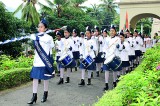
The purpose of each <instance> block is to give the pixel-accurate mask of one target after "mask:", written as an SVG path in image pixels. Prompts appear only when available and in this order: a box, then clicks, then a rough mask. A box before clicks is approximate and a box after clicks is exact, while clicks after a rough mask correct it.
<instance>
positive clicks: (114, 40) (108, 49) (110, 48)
mask: <svg viewBox="0 0 160 106" xmlns="http://www.w3.org/2000/svg"><path fill="white" fill-rule="evenodd" d="M116 34H117V33H116V28H115V27H114V25H113V26H111V28H110V37H111V38H110V40H109V43H108V45H106V46H104V47H103V48H104V49H103V51H104V53H103V55H102V56H104V58H105V61H106V60H107V59H108V58H110V56H111V55H113V54H115V55H117V53H115V52H116V49H117V48H116V45H117V44H118V42H119V41H120V39H119V37H116ZM103 70H104V71H105V87H104V90H108V88H109V87H108V80H109V71H111V70H110V67H108V66H107V64H106V63H105V62H104V65H103ZM120 70H121V67H118V68H117V69H115V70H113V86H114V87H116V80H117V72H116V71H120Z"/></svg>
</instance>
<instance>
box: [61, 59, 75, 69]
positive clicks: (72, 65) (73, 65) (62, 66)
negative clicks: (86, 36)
mask: <svg viewBox="0 0 160 106" xmlns="http://www.w3.org/2000/svg"><path fill="white" fill-rule="evenodd" d="M72 60H73V61H72V62H71V64H69V65H68V66H64V65H62V63H60V64H59V67H60V68H74V67H76V61H75V60H74V59H72Z"/></svg>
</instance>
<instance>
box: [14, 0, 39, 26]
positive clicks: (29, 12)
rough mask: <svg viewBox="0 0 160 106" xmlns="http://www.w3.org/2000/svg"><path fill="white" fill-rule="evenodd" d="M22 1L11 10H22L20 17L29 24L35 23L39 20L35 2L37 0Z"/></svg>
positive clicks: (16, 11)
mask: <svg viewBox="0 0 160 106" xmlns="http://www.w3.org/2000/svg"><path fill="white" fill-rule="evenodd" d="M22 1H23V3H22V4H21V5H19V7H18V8H17V9H16V10H15V11H14V12H13V14H16V13H18V12H19V11H21V12H22V16H21V19H22V20H24V21H27V22H28V23H29V24H30V25H32V24H34V25H37V24H38V23H39V21H40V19H39V13H38V12H37V10H36V7H35V4H37V3H38V0H22Z"/></svg>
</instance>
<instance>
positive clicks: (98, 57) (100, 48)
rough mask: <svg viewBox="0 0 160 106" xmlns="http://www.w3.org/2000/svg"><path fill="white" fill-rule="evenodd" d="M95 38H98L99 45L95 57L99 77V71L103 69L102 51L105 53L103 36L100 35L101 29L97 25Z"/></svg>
mask: <svg viewBox="0 0 160 106" xmlns="http://www.w3.org/2000/svg"><path fill="white" fill-rule="evenodd" d="M94 34H95V36H96V37H95V38H96V43H97V44H96V45H97V49H98V50H97V53H96V58H95V63H96V73H97V77H99V72H100V70H101V66H102V65H103V60H104V59H103V58H102V57H101V56H102V53H103V37H102V36H101V35H100V29H99V27H97V26H95V32H94Z"/></svg>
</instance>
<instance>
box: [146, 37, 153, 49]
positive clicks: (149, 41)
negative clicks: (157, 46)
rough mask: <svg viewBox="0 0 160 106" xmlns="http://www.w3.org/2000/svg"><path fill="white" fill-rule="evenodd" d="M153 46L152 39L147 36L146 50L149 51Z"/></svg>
mask: <svg viewBox="0 0 160 106" xmlns="http://www.w3.org/2000/svg"><path fill="white" fill-rule="evenodd" d="M151 44H152V42H151V38H150V37H149V36H147V39H146V48H147V49H149V48H151Z"/></svg>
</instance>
